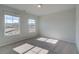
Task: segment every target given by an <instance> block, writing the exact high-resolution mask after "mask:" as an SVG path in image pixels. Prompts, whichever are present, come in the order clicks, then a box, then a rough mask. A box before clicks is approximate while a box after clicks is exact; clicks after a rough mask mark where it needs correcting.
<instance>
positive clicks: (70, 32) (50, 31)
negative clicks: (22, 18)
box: [39, 8, 75, 42]
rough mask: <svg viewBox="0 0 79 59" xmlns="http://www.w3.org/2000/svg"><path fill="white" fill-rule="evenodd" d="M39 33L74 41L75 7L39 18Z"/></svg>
mask: <svg viewBox="0 0 79 59" xmlns="http://www.w3.org/2000/svg"><path fill="white" fill-rule="evenodd" d="M39 29H40V35H41V36H46V37H50V38H55V39H58V40H64V41H68V42H75V8H74V9H69V10H65V11H61V12H57V13H53V14H50V15H46V16H41V18H40V28H39Z"/></svg>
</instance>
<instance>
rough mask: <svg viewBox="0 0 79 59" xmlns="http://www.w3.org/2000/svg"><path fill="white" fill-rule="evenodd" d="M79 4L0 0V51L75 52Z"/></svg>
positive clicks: (78, 46)
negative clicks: (2, 1) (6, 0)
mask: <svg viewBox="0 0 79 59" xmlns="http://www.w3.org/2000/svg"><path fill="white" fill-rule="evenodd" d="M78 53H79V5H77V4H0V54H78Z"/></svg>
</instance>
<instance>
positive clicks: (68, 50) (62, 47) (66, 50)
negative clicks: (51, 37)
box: [0, 38, 77, 54]
mask: <svg viewBox="0 0 79 59" xmlns="http://www.w3.org/2000/svg"><path fill="white" fill-rule="evenodd" d="M36 39H37V38H34V39H25V40H22V41H19V42H16V43H13V44H9V45H6V46H3V47H0V54H18V53H16V52H15V51H13V48H15V47H17V46H20V45H22V44H24V43H29V44H32V45H34V46H38V47H41V48H44V49H47V50H49V53H48V54H77V48H76V45H75V44H73V43H69V42H65V41H61V40H60V41H58V43H57V44H51V43H47V42H43V41H38V40H36Z"/></svg>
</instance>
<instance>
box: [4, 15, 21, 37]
mask: <svg viewBox="0 0 79 59" xmlns="http://www.w3.org/2000/svg"><path fill="white" fill-rule="evenodd" d="M6 16H11V17H12V19H11V20H12V23H13V24H14V22H13V20H14V19H13V18H14V17H16V19H17V18H18V22H15V23H16V24H17V26H18V28H17V27H16V28H17V30H18V32H17V31H16V30H13V31H14V32H13V33H10V32H11V31H10V30H8V31H10V32H8V31H6V24H10V23H8V22H6V18H5V17H6ZM12 23H11V24H12ZM4 27H5V28H4V35H6V36H12V35H17V34H20V17H17V16H14V15H7V14H5V15H4ZM16 28H14V29H16ZM6 32H8V33H6Z"/></svg>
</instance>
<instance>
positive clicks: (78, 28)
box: [76, 5, 79, 52]
mask: <svg viewBox="0 0 79 59" xmlns="http://www.w3.org/2000/svg"><path fill="white" fill-rule="evenodd" d="M76 45H77V48H78V52H79V5H77V6H76Z"/></svg>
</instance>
